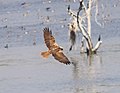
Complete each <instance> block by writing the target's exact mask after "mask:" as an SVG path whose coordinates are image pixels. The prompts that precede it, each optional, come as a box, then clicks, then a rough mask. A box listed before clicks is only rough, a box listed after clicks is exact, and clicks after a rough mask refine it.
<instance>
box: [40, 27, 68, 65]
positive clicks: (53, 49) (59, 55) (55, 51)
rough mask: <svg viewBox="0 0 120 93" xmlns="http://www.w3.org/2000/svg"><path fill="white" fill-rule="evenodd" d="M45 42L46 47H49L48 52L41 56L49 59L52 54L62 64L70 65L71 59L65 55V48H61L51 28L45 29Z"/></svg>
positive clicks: (42, 53)
mask: <svg viewBox="0 0 120 93" xmlns="http://www.w3.org/2000/svg"><path fill="white" fill-rule="evenodd" d="M43 33H44V41H45V44H46V46H47V47H48V51H45V52H41V55H42V56H43V57H44V58H48V57H49V55H50V54H52V56H53V57H54V58H55V59H56V60H58V61H59V62H61V63H64V64H66V65H67V64H70V61H69V59H68V58H67V57H66V56H65V55H64V53H63V48H62V47H60V46H59V45H58V44H57V43H56V42H55V38H54V37H53V35H52V31H51V30H49V28H44V30H43Z"/></svg>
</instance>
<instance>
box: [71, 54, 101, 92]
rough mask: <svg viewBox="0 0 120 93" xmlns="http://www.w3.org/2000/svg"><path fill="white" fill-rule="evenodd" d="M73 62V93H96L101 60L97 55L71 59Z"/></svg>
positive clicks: (83, 55)
mask: <svg viewBox="0 0 120 93" xmlns="http://www.w3.org/2000/svg"><path fill="white" fill-rule="evenodd" d="M71 60H72V62H73V80H74V84H75V85H74V93H96V92H99V91H97V90H96V87H98V86H97V84H96V83H97V79H99V77H100V73H101V72H100V71H101V66H102V58H101V57H100V56H99V55H92V56H86V55H85V54H82V55H81V57H78V58H76V57H71Z"/></svg>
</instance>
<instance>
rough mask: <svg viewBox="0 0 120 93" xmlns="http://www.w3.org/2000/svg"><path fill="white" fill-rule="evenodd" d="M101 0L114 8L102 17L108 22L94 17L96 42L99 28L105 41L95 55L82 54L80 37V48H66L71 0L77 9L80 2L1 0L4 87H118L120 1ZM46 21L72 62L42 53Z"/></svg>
mask: <svg viewBox="0 0 120 93" xmlns="http://www.w3.org/2000/svg"><path fill="white" fill-rule="evenodd" d="M103 1H104V0H101V2H100V4H103V5H104V8H103V6H99V7H100V8H101V7H102V8H101V11H102V12H104V13H105V15H104V16H108V15H109V14H110V16H108V17H106V18H105V19H104V21H103V19H102V18H101V17H99V22H101V23H102V24H103V23H104V27H103V26H102V27H100V26H98V25H97V24H96V23H95V22H94V20H92V40H93V42H94V43H96V41H97V38H98V36H99V34H100V35H101V36H102V41H103V44H102V46H101V47H100V49H99V51H98V53H97V54H96V55H93V56H91V57H87V56H86V55H85V54H80V52H79V43H78V42H77V43H78V44H76V49H74V50H73V51H71V52H69V51H68V47H69V45H70V42H69V38H68V27H67V24H68V23H69V22H70V17H69V15H68V14H67V11H66V9H67V6H68V5H69V4H70V5H71V8H73V10H77V8H78V3H77V2H68V1H67V2H66V1H65V0H61V1H60V0H52V1H50V0H34V1H33V0H25V1H24V0H20V1H19V0H4V1H3V0H1V1H0V93H120V31H119V30H120V10H119V8H120V1H119V0H111V1H109V0H106V1H104V2H103ZM111 2H112V3H111ZM102 9H103V10H102ZM101 15H102V13H101ZM44 27H50V29H51V30H52V31H53V35H54V36H55V38H56V42H57V43H58V44H59V45H61V46H63V48H64V53H65V54H66V56H67V57H68V58H69V59H70V61H71V62H73V64H71V65H64V64H62V63H59V62H58V61H57V60H55V59H54V58H53V57H52V56H51V57H49V58H48V59H44V58H42V57H41V56H40V52H41V51H45V50H46V49H47V48H46V47H45V44H44V41H43V40H44V39H43V32H42V30H43V28H44ZM7 44H8V49H7V48H4V47H5V46H6V45H7ZM34 44H36V45H34Z"/></svg>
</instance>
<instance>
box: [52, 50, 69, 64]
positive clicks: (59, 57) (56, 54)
mask: <svg viewBox="0 0 120 93" xmlns="http://www.w3.org/2000/svg"><path fill="white" fill-rule="evenodd" d="M52 55H53V57H54V58H55V59H56V60H58V61H59V62H61V63H64V64H66V65H67V64H70V61H69V59H68V58H67V57H66V56H65V55H64V54H63V52H62V51H61V50H59V51H55V50H54V51H53V52H52Z"/></svg>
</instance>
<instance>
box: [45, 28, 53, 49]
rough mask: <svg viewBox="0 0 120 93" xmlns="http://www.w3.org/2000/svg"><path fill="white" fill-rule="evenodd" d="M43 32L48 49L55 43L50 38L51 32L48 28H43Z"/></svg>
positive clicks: (51, 37)
mask: <svg viewBox="0 0 120 93" xmlns="http://www.w3.org/2000/svg"><path fill="white" fill-rule="evenodd" d="M43 32H44V41H45V44H46V46H47V47H48V49H50V48H51V47H52V46H53V45H54V43H55V38H54V37H53V36H52V31H50V30H49V28H44V30H43Z"/></svg>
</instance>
